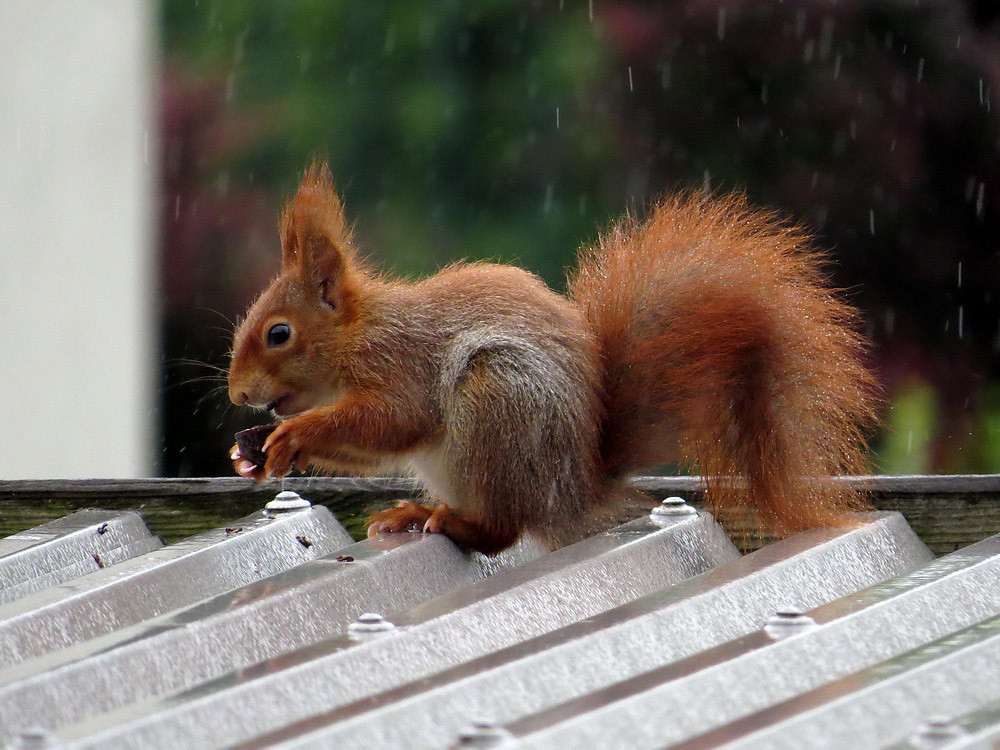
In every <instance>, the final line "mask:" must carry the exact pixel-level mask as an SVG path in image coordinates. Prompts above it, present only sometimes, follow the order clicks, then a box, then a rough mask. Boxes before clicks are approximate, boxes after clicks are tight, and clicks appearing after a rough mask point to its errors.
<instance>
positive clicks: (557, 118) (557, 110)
mask: <svg viewBox="0 0 1000 750" xmlns="http://www.w3.org/2000/svg"><path fill="white" fill-rule="evenodd" d="M556 130H559V107H556Z"/></svg>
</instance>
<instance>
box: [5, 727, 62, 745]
mask: <svg viewBox="0 0 1000 750" xmlns="http://www.w3.org/2000/svg"><path fill="white" fill-rule="evenodd" d="M5 747H6V748H7V749H8V750H57V748H60V747H65V745H64V744H63V743H62V742H60V741H59V740H57V739H55V738H54V737H50V736H49V734H48V732H45V731H44V730H42V729H30V730H28V731H26V732H21V734H19V735H18V736H17V737H15V738H14V739H13V740H11V742H10V744H9V745H5Z"/></svg>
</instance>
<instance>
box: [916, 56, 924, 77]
mask: <svg viewBox="0 0 1000 750" xmlns="http://www.w3.org/2000/svg"><path fill="white" fill-rule="evenodd" d="M922 80H924V58H922V57H921V58H920V60H919V61H918V62H917V83H920V81H922Z"/></svg>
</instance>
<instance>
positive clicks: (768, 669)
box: [0, 478, 1000, 750]
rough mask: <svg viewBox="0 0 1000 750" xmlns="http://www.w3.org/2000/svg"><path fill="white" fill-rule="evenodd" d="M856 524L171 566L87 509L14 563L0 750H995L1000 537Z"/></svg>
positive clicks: (892, 515) (293, 535)
mask: <svg viewBox="0 0 1000 750" xmlns="http://www.w3.org/2000/svg"><path fill="white" fill-rule="evenodd" d="M926 481H927V480H924V479H923V478H917V479H913V480H911V482H912V483H913V484H917V483H919V482H925V483H926ZM976 482H979V483H980V484H982V485H983V487H981V488H980V489H979V490H976V489H975V488H974V487H972V485H974V484H975V483H976ZM9 484H10V483H8V485H9ZM931 484H933V480H931ZM965 488H966V489H965V490H964V493H965V496H966V497H967V496H968V495H969V494H970V493H971V494H975V493H976V492H977V491H979V492H980V493H981V494H982V498H981V500H982V502H983V503H989V504H991V505H993V506H995V504H996V503H995V494H996V492H997V490H998V489H1000V481H998V480H997V479H996V478H994V479H993V481H992V482H990V481H989V480H988V479H987V478H973V479H967V481H966V484H965ZM382 489H383V490H384V489H385V488H382ZM303 494H305V495H306V496H308V494H309V493H308V492H304V493H303ZM973 504H975V503H973ZM994 512H995V511H994ZM917 517H919V516H917ZM856 521H857V523H856V524H854V525H853V526H845V527H842V528H836V529H817V530H812V531H807V532H803V533H801V534H798V535H796V536H793V537H790V538H788V539H785V540H782V541H777V542H772V543H770V544H766V545H765V546H763V547H762V548H761V549H758V550H756V551H753V552H750V553H748V554H740V552H739V551H738V550H737V549H736V547H734V546H733V544H732V542H730V541H729V539H728V537H727V536H726V534H725V533H724V532H723V531H722V529H721V528H720V527H719V525H718V524H717V523H716V522H715V521H714V519H713V518H712V517H711V515H709V514H708V513H705V512H704V511H701V512H699V511H696V510H695V509H694V508H691V507H686V506H683V505H680V506H679V505H678V504H677V503H676V502H674V503H672V504H668V506H664V508H663V509H662V510H661V509H657V510H656V512H654V513H653V514H650V515H647V516H643V517H642V518H639V519H637V520H635V521H631V522H629V523H627V524H624V525H622V526H619V527H616V528H614V529H612V530H610V531H608V532H605V533H601V534H597V535H594V536H591V537H589V538H587V539H584V540H582V541H580V542H578V543H577V544H574V545H571V546H569V547H566V548H564V549H561V550H558V551H556V552H551V553H549V552H546V551H544V550H543V549H541V548H540V547H539V546H538V545H536V544H534V543H532V542H531V541H529V540H526V541H524V542H522V543H521V544H519V545H518V546H517V547H515V548H514V549H512V550H510V551H508V552H506V553H504V554H503V555H501V556H500V557H498V558H496V559H487V558H484V557H482V556H481V555H478V554H466V553H463V552H461V551H460V550H458V549H457V548H456V547H455V546H454V545H453V544H452V543H451V542H450V541H449V540H447V539H445V538H443V537H440V536H436V535H423V534H419V533H406V534H392V535H380V536H379V537H377V538H375V539H372V540H365V541H362V542H353V541H352V540H351V538H350V536H349V535H348V534H347V533H346V532H345V531H344V529H343V527H341V526H340V524H339V523H337V521H336V519H335V518H334V517H333V515H332V514H331V513H330V512H329V511H328V510H327V509H326V508H324V507H322V506H318V505H314V506H307V507H301V508H296V507H295V505H294V503H293V504H292V507H291V508H288V509H284V510H282V509H280V508H277V507H275V506H273V505H272V507H271V508H270V509H267V510H262V511H259V512H258V513H255V514H252V515H249V516H246V517H244V518H240V519H238V520H235V521H232V522H228V523H226V525H225V526H222V527H219V528H217V529H214V530H211V531H207V532H202V533H201V534H198V535H196V536H193V537H190V538H186V539H183V540H180V541H177V542H175V543H173V544H168V545H166V546H163V547H160V548H158V549H157V548H156V547H157V546H158V542H157V541H156V539H155V537H154V536H152V535H151V534H150V533H149V532H148V530H146V529H145V528H144V527H143V526H142V524H141V522H140V521H139V519H138V517H137V516H136V515H135V514H128V513H125V514H122V513H120V512H119V513H109V512H105V511H89V512H87V513H74V514H71V515H69V516H66V517H65V518H63V519H61V520H57V521H50V522H48V523H46V524H43V525H40V526H37V527H35V528H33V529H29V530H26V531H21V532H19V533H18V534H16V535H15V536H13V537H8V538H6V539H4V540H0V742H2V743H6V745H7V746H10V747H49V746H54V747H56V746H58V747H72V748H98V747H99V748H102V749H103V748H151V747H163V748H166V747H170V748H176V747H217V748H222V747H244V748H256V747H288V748H291V747H296V748H304V747H336V748H364V749H365V750H372V748H382V747H385V748H450V747H470V748H471V747H504V748H558V750H568V748H595V747H600V748H614V747H621V748H665V747H692V748H693V747H716V746H732V747H835V746H836V747H838V748H843V747H852V748H853V747H884V746H890V745H892V746H895V747H932V746H933V747H942V746H945V745H941V744H933V743H935V742H962V743H964V744H962V745H961V746H962V747H977V746H989V745H990V743H991V742H994V741H995V739H996V737H997V736H1000V728H998V727H1000V709H998V708H997V706H998V705H1000V624H998V623H1000V575H998V573H1000V536H997V537H990V538H987V539H985V540H983V541H980V542H976V543H973V544H969V545H966V546H964V547H962V548H961V549H958V550H957V551H955V552H951V553H950V554H946V555H943V556H941V557H938V558H936V559H935V558H934V556H933V555H932V554H931V552H930V551H929V550H928V547H927V546H926V545H925V544H924V542H923V541H921V539H920V538H918V536H917V534H915V533H914V531H913V529H912V528H911V527H910V525H909V524H908V523H907V521H906V519H905V518H904V517H903V515H901V514H900V513H898V512H885V511H882V512H875V513H869V514H860V515H859V516H858V517H857V518H856ZM918 530H919V529H918ZM925 536H926V534H925ZM95 545H100V546H99V547H98V546H95ZM143 545H145V546H143ZM97 559H99V560H100V561H101V564H102V565H103V567H100V566H99V565H97ZM88 560H89V561H90V562H89V563H88V562H87V561H88ZM95 566H96V567H95ZM32 574H36V575H32ZM4 597H6V598H4ZM942 714H943V715H946V716H947V717H954V720H948V721H945V720H944V719H943V718H942V717H941V715H942ZM36 729H37V730H43V731H41V732H40V733H36V734H32V731H33V730H36ZM935 738H938V739H935ZM941 738H943V739H941ZM894 743H895V744H894ZM975 743H979V745H977V744H975ZM947 746H948V747H951V745H947ZM956 746H957V745H956Z"/></svg>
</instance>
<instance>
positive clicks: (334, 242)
mask: <svg viewBox="0 0 1000 750" xmlns="http://www.w3.org/2000/svg"><path fill="white" fill-rule="evenodd" d="M281 241H282V270H281V274H280V275H279V277H278V278H277V279H276V280H275V281H274V282H273V283H272V285H271V286H270V287H269V288H268V289H267V290H266V291H265V292H264V293H263V294H262V295H261V297H260V299H258V300H257V302H255V303H254V305H253V306H252V307H251V309H250V312H249V313H248V316H247V319H246V321H245V322H244V323H243V325H242V326H241V328H240V330H239V331H238V333H237V336H236V338H235V341H234V344H233V359H232V365H231V368H230V396H231V398H232V399H233V401H234V403H237V404H249V405H251V406H256V407H258V408H260V407H274V408H275V410H276V411H277V412H278V413H279V414H281V415H283V416H286V417H288V418H287V419H286V420H285V421H283V422H282V424H281V425H280V426H279V427H278V429H276V430H275V431H274V432H273V433H272V434H271V436H270V437H269V438H268V441H267V444H266V446H265V448H266V450H267V453H268V460H267V465H266V466H265V467H252V466H251V467H247V466H246V465H245V462H243V463H242V464H241V460H240V459H239V458H237V459H236V462H235V463H236V466H237V469H238V470H240V471H241V472H242V473H244V474H247V475H248V476H253V477H254V478H255V479H258V480H262V479H264V478H265V477H267V476H282V475H284V474H285V473H287V472H288V471H289V470H290V469H291V467H292V466H293V465H295V466H298V467H299V468H305V467H306V466H307V465H310V464H311V465H313V466H316V467H319V468H322V469H324V470H328V471H329V470H338V469H339V470H344V471H364V472H367V473H371V472H375V471H378V470H386V469H392V468H393V467H396V466H400V465H402V466H409V467H411V468H412V469H413V470H414V471H416V472H417V474H418V475H420V476H421V477H422V478H423V479H424V482H425V484H426V486H427V488H428V492H429V494H430V495H431V497H432V498H433V499H434V500H436V501H438V505H437V507H436V509H435V510H433V511H432V510H430V509H428V508H425V507H423V506H420V505H416V504H413V503H406V504H402V505H401V506H399V507H397V508H392V509H389V510H387V511H383V512H382V513H379V514H376V516H375V517H374V518H373V519H372V526H371V531H372V533H375V532H378V531H398V530H402V529H404V528H406V527H407V526H408V525H409V524H411V523H418V524H419V525H421V526H423V527H425V528H426V529H427V530H429V531H440V532H442V533H445V534H447V535H449V536H451V537H452V538H453V539H455V540H456V541H457V542H458V543H459V544H462V545H463V546H466V547H470V548H474V549H479V550H482V551H484V552H487V553H490V554H493V553H495V552H498V551H500V550H501V549H503V548H504V547H506V546H509V545H510V544H512V543H513V542H514V541H515V540H516V539H517V537H518V536H519V535H520V534H521V533H522V532H524V531H532V532H534V533H536V534H538V535H541V536H542V537H545V538H550V539H555V538H557V537H558V536H560V533H561V531H562V530H564V527H565V526H566V525H567V524H572V523H573V522H574V520H575V519H578V518H579V517H580V516H581V514H583V513H585V512H586V511H587V510H588V509H593V508H595V507H596V506H598V505H600V504H602V503H603V502H608V501H609V499H610V498H616V497H620V496H622V495H623V494H624V493H622V491H621V490H622V486H621V483H622V481H623V480H624V479H625V478H626V477H627V476H628V475H629V474H630V473H633V472H636V471H638V470H641V469H643V468H648V467H650V466H652V465H655V464H657V463H660V462H662V461H665V460H670V459H675V458H679V459H681V460H683V461H686V462H688V463H690V464H692V465H697V466H698V467H699V469H700V471H701V472H702V473H703V474H704V475H705V476H706V478H707V483H708V492H709V497H710V499H711V501H712V502H713V503H714V505H715V506H716V507H718V508H719V509H721V510H731V509H734V508H736V509H739V508H744V507H750V508H753V509H755V510H756V511H757V513H758V514H759V516H760V519H761V520H762V521H763V522H764V523H766V524H767V525H768V526H769V527H771V528H772V529H774V530H776V531H778V532H789V531H795V530H798V529H800V528H805V527H807V526H812V525H817V524H829V523H835V522H837V521H838V520H839V519H840V518H841V517H842V513H843V511H844V510H847V509H850V508H853V507H858V506H859V505H860V503H861V500H860V497H859V496H858V495H857V493H855V492H853V491H851V490H848V489H847V488H846V486H845V485H844V484H843V483H838V482H836V481H834V480H832V479H831V475H835V474H840V473H844V472H857V471H860V470H861V468H862V466H863V458H864V441H863V437H862V431H863V430H864V429H865V428H866V427H867V426H868V425H870V423H871V422H872V421H873V408H872V403H873V399H872V390H873V388H872V380H871V378H870V376H869V375H868V373H867V372H866V370H865V369H864V367H863V366H862V364H861V354H862V342H861V340H860V338H859V337H858V335H857V333H856V315H855V313H854V312H853V310H851V308H850V307H848V306H847V305H846V304H845V303H844V302H842V301H841V300H839V299H838V298H837V296H836V295H835V294H833V293H832V292H831V291H830V290H828V289H827V287H826V285H825V281H824V279H823V276H822V273H821V271H820V258H819V255H818V254H817V253H816V252H815V251H814V250H812V249H811V247H810V244H809V241H808V239H807V238H806V236H805V235H804V234H803V233H802V232H801V231H800V230H798V229H796V228H793V227H789V226H787V225H785V224H782V223H780V222H778V221H777V220H775V219H774V217H772V216H770V215H769V214H766V213H761V212H755V211H752V210H750V209H749V208H748V207H747V205H746V203H745V201H744V200H743V199H742V198H739V197H729V198H722V199H706V198H704V197H701V196H697V195H689V196H678V197H675V198H670V199H668V200H666V201H664V202H663V203H661V204H660V205H659V206H658V207H656V208H655V209H654V210H653V211H652V212H651V214H650V216H649V218H648V219H647V220H646V221H645V222H642V223H640V222H637V221H634V220H624V221H622V222H620V223H619V224H617V225H616V226H614V227H613V228H612V229H611V230H610V231H609V232H607V233H605V235H604V236H603V238H602V240H601V242H600V246H599V247H598V248H595V249H593V250H589V251H586V252H584V253H582V254H581V260H580V267H579V270H578V271H577V273H576V274H575V276H574V277H573V279H572V280H571V283H570V292H569V295H568V297H562V296H560V295H557V294H555V293H554V292H552V291H551V290H549V289H548V288H546V287H545V286H544V284H542V282H541V281H540V280H539V279H537V278H536V277H534V276H532V275H531V274H528V273H526V272H524V271H521V270H519V269H515V268H511V267H506V266H496V265H490V264H457V265H455V266H452V267H449V268H447V269H445V270H443V271H441V272H440V273H438V274H437V275H435V276H432V277H430V278H428V279H425V280H423V281H419V282H416V283H406V282H402V281H388V280H385V279H382V278H380V277H378V276H376V275H375V274H373V273H372V272H371V271H370V270H369V269H367V268H365V267H364V265H363V264H362V263H360V262H359V260H358V258H357V256H356V254H355V251H354V249H353V245H352V240H351V235H350V230H349V228H348V227H347V225H346V222H345V218H344V211H343V207H342V205H341V203H340V200H339V198H338V197H337V195H336V193H335V191H334V189H333V183H332V179H331V178H330V175H329V172H328V170H327V169H326V167H325V165H317V164H314V165H312V166H311V167H310V168H309V170H308V171H307V172H306V175H305V177H304V179H303V183H302V186H301V187H300V188H299V190H298V192H297V193H296V195H295V197H294V198H293V200H292V201H291V202H290V203H289V205H288V207H287V208H286V209H285V211H284V213H283V214H282V220H281ZM275 325H283V326H288V328H289V330H290V331H291V335H290V336H289V337H288V339H287V341H282V342H281V343H279V344H275V343H274V342H272V341H271V340H270V339H269V337H268V333H269V331H271V330H272V328H273V327H274V326H275Z"/></svg>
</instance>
